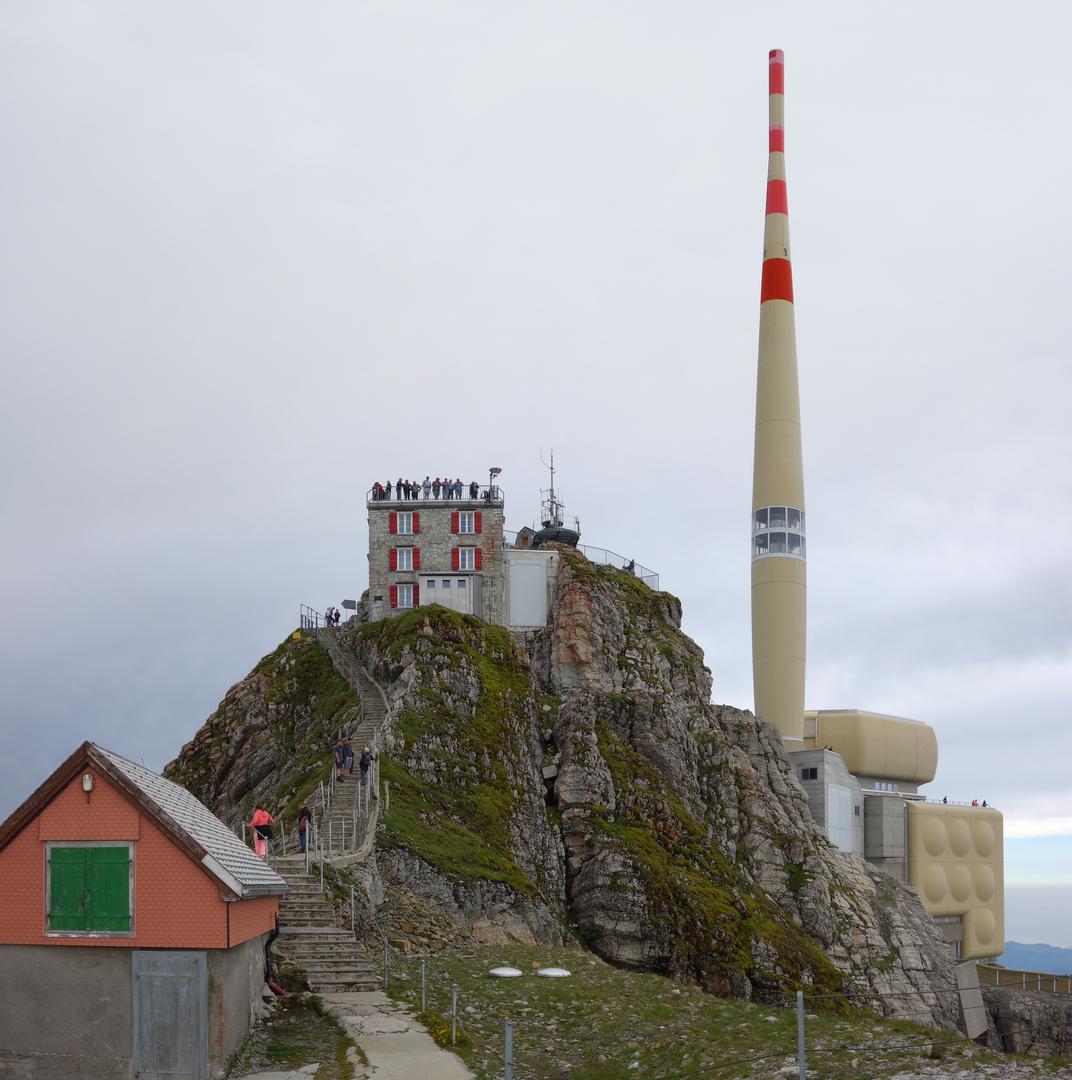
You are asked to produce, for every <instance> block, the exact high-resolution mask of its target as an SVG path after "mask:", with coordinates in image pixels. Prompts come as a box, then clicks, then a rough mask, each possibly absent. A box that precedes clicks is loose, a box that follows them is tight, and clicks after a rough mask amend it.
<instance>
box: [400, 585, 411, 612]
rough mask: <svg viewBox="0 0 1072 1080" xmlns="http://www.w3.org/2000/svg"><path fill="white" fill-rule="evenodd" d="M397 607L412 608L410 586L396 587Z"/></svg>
mask: <svg viewBox="0 0 1072 1080" xmlns="http://www.w3.org/2000/svg"><path fill="white" fill-rule="evenodd" d="M398 606H399V607H400V608H411V607H413V586H412V585H399V586H398Z"/></svg>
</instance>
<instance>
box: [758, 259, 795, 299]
mask: <svg viewBox="0 0 1072 1080" xmlns="http://www.w3.org/2000/svg"><path fill="white" fill-rule="evenodd" d="M768 300H788V301H789V303H792V302H793V267H792V266H791V265H790V264H789V260H788V259H767V260H766V261H765V262H764V263H763V284H762V285H761V286H760V289H759V302H760V303H761V304H765V303H766V302H767V301H768Z"/></svg>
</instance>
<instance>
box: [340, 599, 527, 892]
mask: <svg viewBox="0 0 1072 1080" xmlns="http://www.w3.org/2000/svg"><path fill="white" fill-rule="evenodd" d="M354 643H355V644H356V645H358V646H360V645H362V644H364V645H369V644H372V645H375V647H376V648H377V649H378V650H379V651H380V653H381V654H382V655H383V656H384V657H386V658H387V659H388V661H392V660H393V661H402V660H404V659H405V658H406V657H407V653H409V654H412V656H413V658H414V661H415V663H416V666H417V669H418V672H419V674H420V676H421V687H420V692H419V695H418V696H417V701H416V702H415V703H413V704H412V705H411V707H409V708H406V709H404V710H403V711H402V713H401V715H400V717H399V732H400V734H401V735H402V738H403V748H402V750H401V751H400V752H399V753H398V754H396V755H395V756H391V755H384V756H383V757H382V758H381V762H380V777H381V780H383V781H385V782H387V783H389V784H390V790H391V798H390V809H389V810H388V811H386V812H384V813H383V814H382V815H381V819H380V820H381V821H382V823H383V826H384V837H385V840H386V842H387V843H388V845H391V844H394V845H398V846H402V847H405V848H407V849H409V850H411V851H413V852H415V853H416V854H417V855H419V856H420V857H421V858H423V859H425V860H426V861H427V862H429V863H431V864H432V865H433V866H435V867H437V868H438V869H439V870H441V871H442V872H444V873H446V874H448V875H451V876H453V877H456V878H460V879H463V880H476V879H484V880H489V881H501V882H505V883H507V884H509V885H511V886H512V887H513V888H515V889H517V890H518V891H519V892H523V893H529V894H531V893H533V892H534V891H536V885H535V884H534V883H533V882H532V881H531V880H530V879H529V877H528V876H527V875H526V874H525V872H524V871H523V870H522V868H521V867H520V866H518V864H517V863H516V861H515V860H514V857H513V854H512V851H511V839H510V837H511V823H512V821H513V820H514V817H515V812H516V804H517V798H518V796H517V793H516V792H515V791H514V789H513V785H512V784H511V782H510V776H511V773H513V772H515V771H516V766H517V765H518V764H519V761H520V758H521V755H522V754H523V753H525V751H526V749H527V744H528V742H529V740H530V737H531V736H530V727H531V725H532V723H533V720H532V718H533V717H534V716H535V710H536V708H537V701H536V698H535V694H534V689H533V686H532V681H531V679H530V677H529V674H528V672H527V670H526V669H525V668H524V667H523V666H522V664H521V663H520V661H519V659H518V655H517V647H516V645H515V643H514V641H513V639H512V637H511V636H510V634H509V631H507V630H505V629H504V628H502V627H496V626H490V625H488V624H486V623H484V622H482V621H481V620H479V619H477V618H475V617H473V616H470V615H462V614H459V613H458V612H454V611H449V610H447V609H446V608H442V607H439V606H437V605H431V606H428V607H422V608H419V609H417V610H416V611H412V612H406V613H404V614H402V615H398V616H395V617H393V618H391V619H384V620H382V621H380V622H376V623H372V624H370V625H368V626H365V627H362V628H361V629H359V630H358V631H356V636H355V641H354ZM459 686H462V687H465V688H472V689H473V691H474V696H475V697H476V701H475V704H470V702H469V701H468V700H464V701H459V700H458V698H457V696H456V694H455V691H456V689H457V687H459Z"/></svg>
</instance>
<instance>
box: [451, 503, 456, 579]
mask: <svg viewBox="0 0 1072 1080" xmlns="http://www.w3.org/2000/svg"><path fill="white" fill-rule="evenodd" d="M450 531H451V532H452V533H454V534H455V535H457V533H458V511H457V510H452V511H451V512H450ZM454 569H455V570H457V569H458V568H457V567H455V568H454Z"/></svg>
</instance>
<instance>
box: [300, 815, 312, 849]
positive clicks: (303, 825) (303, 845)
mask: <svg viewBox="0 0 1072 1080" xmlns="http://www.w3.org/2000/svg"><path fill="white" fill-rule="evenodd" d="M312 820H313V812H312V810H310V809H309V807H308V806H306V805H305V804H304V803H302V808H301V809H300V810H299V811H298V844H299V845H300V847H299V850H300V851H302V852H305V851H307V850H308V847H309V828H310V824H309V823H310V822H311V821H312Z"/></svg>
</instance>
